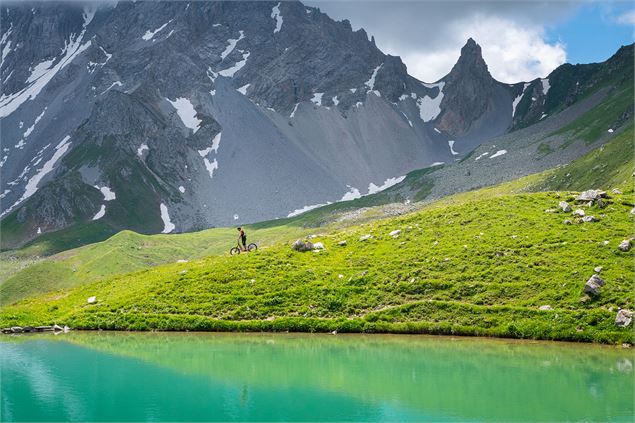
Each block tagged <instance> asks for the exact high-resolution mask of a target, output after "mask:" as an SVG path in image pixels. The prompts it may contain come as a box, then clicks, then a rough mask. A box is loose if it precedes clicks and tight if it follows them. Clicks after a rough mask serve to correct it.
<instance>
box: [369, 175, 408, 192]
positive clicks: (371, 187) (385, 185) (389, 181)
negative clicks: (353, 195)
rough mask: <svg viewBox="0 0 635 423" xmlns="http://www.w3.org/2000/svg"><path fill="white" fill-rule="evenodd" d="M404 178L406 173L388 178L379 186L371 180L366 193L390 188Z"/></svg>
mask: <svg viewBox="0 0 635 423" xmlns="http://www.w3.org/2000/svg"><path fill="white" fill-rule="evenodd" d="M404 179H406V175H404V176H398V177H396V178H388V179H386V180H385V181H384V183H383V184H382V185H380V186H377V185H375V184H373V183H372V182H371V183H370V184H369V185H368V194H376V193H378V192H380V191H383V190H385V189H388V188H390V187H391V186H393V185H397V184H398V183H399V182H401V181H403V180H404Z"/></svg>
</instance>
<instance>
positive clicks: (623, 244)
mask: <svg viewBox="0 0 635 423" xmlns="http://www.w3.org/2000/svg"><path fill="white" fill-rule="evenodd" d="M617 248H618V249H619V250H620V251H624V252H626V251H628V250H630V249H631V241H630V240H628V239H625V240H624V241H622V242H620V245H618V246H617Z"/></svg>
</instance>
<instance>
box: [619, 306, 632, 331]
mask: <svg viewBox="0 0 635 423" xmlns="http://www.w3.org/2000/svg"><path fill="white" fill-rule="evenodd" d="M632 321H633V312H632V311H630V310H626V309H621V310H618V311H617V315H616V316H615V325H616V326H620V327H623V328H625V327H627V326H628V325H630V324H631V322H632Z"/></svg>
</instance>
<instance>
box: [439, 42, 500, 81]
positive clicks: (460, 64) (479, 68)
mask: <svg viewBox="0 0 635 423" xmlns="http://www.w3.org/2000/svg"><path fill="white" fill-rule="evenodd" d="M452 75H456V77H460V78H463V77H470V76H476V77H489V78H491V75H490V73H489V70H488V69H487V63H485V60H483V54H482V51H481V46H480V45H478V44H477V43H476V41H474V39H472V38H468V40H467V42H466V43H465V45H464V46H463V47H462V48H461V55H460V56H459V60H458V61H457V62H456V64H455V65H454V67H453V68H452V71H451V72H450V74H449V75H448V76H452Z"/></svg>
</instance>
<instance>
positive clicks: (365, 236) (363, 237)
mask: <svg viewBox="0 0 635 423" xmlns="http://www.w3.org/2000/svg"><path fill="white" fill-rule="evenodd" d="M370 238H371V235H370V234H367V235H363V236H361V237H359V240H360V241H366V240H369V239H370Z"/></svg>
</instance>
